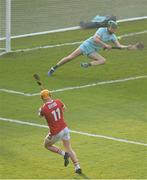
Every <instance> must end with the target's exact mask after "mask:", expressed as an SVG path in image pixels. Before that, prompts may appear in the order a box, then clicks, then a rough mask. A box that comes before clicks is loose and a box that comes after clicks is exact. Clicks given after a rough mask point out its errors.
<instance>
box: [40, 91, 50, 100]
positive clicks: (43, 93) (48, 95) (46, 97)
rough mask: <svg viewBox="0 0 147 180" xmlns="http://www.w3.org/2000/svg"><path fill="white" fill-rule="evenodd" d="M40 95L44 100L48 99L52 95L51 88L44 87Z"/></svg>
mask: <svg viewBox="0 0 147 180" xmlns="http://www.w3.org/2000/svg"><path fill="white" fill-rule="evenodd" d="M40 96H41V98H42V99H43V100H47V99H48V98H50V97H51V93H50V92H49V90H47V89H44V90H42V91H41V92H40Z"/></svg>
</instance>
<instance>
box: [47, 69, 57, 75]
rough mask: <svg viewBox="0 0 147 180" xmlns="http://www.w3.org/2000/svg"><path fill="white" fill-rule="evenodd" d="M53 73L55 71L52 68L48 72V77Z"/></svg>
mask: <svg viewBox="0 0 147 180" xmlns="http://www.w3.org/2000/svg"><path fill="white" fill-rule="evenodd" d="M54 72H55V69H54V68H53V67H52V68H51V69H50V70H49V71H48V73H47V74H48V76H51V75H52V74H53V73H54Z"/></svg>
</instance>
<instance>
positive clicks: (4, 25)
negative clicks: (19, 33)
mask: <svg viewBox="0 0 147 180" xmlns="http://www.w3.org/2000/svg"><path fill="white" fill-rule="evenodd" d="M1 6H2V7H1V8H2V9H1V10H2V12H1V16H3V22H2V19H1V24H0V26H1V31H0V54H5V53H8V52H10V51H11V0H5V1H3V3H1Z"/></svg>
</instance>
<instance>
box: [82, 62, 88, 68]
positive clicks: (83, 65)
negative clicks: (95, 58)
mask: <svg viewBox="0 0 147 180" xmlns="http://www.w3.org/2000/svg"><path fill="white" fill-rule="evenodd" d="M81 67H83V68H88V67H89V63H84V62H83V63H81Z"/></svg>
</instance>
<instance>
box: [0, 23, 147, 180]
mask: <svg viewBox="0 0 147 180" xmlns="http://www.w3.org/2000/svg"><path fill="white" fill-rule="evenodd" d="M146 29H147V20H144V21H143V20H142V21H134V22H128V23H121V24H120V26H119V29H118V33H117V35H122V34H126V33H133V32H141V31H144V30H146ZM94 31H95V30H76V31H69V32H62V33H56V34H48V35H42V36H35V37H29V38H21V39H15V40H12V45H13V49H14V50H16V49H18V48H21V49H22V48H33V47H37V46H45V45H48V44H50V45H55V44H62V43H66V42H76V41H83V40H84V39H86V38H87V37H89V36H91V35H92V34H93V33H94ZM138 41H141V42H143V43H144V44H145V49H144V50H143V51H127V50H124V51H119V50H113V51H108V52H104V51H101V54H102V55H104V57H106V59H107V63H106V64H105V65H103V66H99V67H91V68H88V69H82V68H81V67H80V63H81V62H83V61H87V62H88V61H89V60H88V59H87V57H84V56H81V57H79V58H77V59H75V60H74V61H72V62H70V63H68V64H66V65H65V66H63V67H61V68H60V69H59V70H58V71H57V72H56V73H55V74H54V75H53V76H52V77H50V78H49V77H47V71H48V69H49V68H50V67H51V66H52V65H54V64H55V63H56V62H57V61H58V60H59V59H60V58H62V57H64V56H66V55H67V54H69V53H70V52H71V51H73V50H74V49H75V48H76V47H77V46H78V45H70V46H62V47H56V48H48V49H40V50H34V51H29V52H19V53H10V54H8V55H4V56H1V57H0V71H1V73H0V88H1V89H2V88H5V89H9V90H15V91H19V92H24V93H37V92H39V87H37V85H36V83H35V82H34V80H33V77H32V75H33V73H39V74H40V76H41V78H42V80H43V82H44V85H45V87H46V88H48V89H50V90H55V89H60V88H64V87H70V86H81V85H86V84H92V83H97V82H101V81H109V80H116V79H124V78H128V77H136V76H144V75H147V48H146V47H147V33H145V34H140V35H135V36H132V37H127V38H124V39H122V40H121V42H122V43H126V44H129V43H135V42H138ZM53 97H54V98H60V99H61V100H62V101H63V102H64V103H65V104H66V106H67V108H68V109H67V112H66V113H65V119H66V122H67V123H68V125H69V128H70V129H71V130H76V131H82V132H87V133H91V134H99V135H105V136H109V137H115V138H120V139H126V140H129V141H135V142H141V143H144V144H147V78H144V79H138V80H132V81H126V82H121V83H112V84H104V85H100V86H93V87H88V88H83V89H75V90H68V91H63V92H56V93H53ZM41 104H42V102H41V100H40V98H39V96H32V97H29V96H28V97H26V96H23V95H18V94H12V93H6V92H2V91H0V117H3V118H9V119H17V120H20V121H27V122H33V123H37V124H44V125H46V123H45V121H44V120H43V119H40V118H39V117H38V116H37V111H38V108H39V107H40V105H41ZM47 132H48V130H47V129H45V128H39V127H33V126H28V125H21V124H16V123H10V122H6V121H5V122H4V121H0V178H1V179H59V178H60V179H147V146H143V145H137V144H130V143H125V142H119V141H113V140H108V139H104V138H98V137H90V136H86V135H81V134H75V133H71V142H72V146H73V149H74V150H75V151H76V153H77V156H78V158H79V161H80V164H81V167H82V170H83V173H84V174H83V175H81V176H80V175H77V174H75V173H74V169H73V165H72V163H70V165H69V166H68V167H66V168H65V167H64V166H63V158H62V157H61V156H59V155H56V154H53V153H51V152H49V151H47V150H46V149H45V148H44V147H43V140H44V137H45V135H46V134H47ZM57 145H58V146H60V147H62V144H61V143H57Z"/></svg>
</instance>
